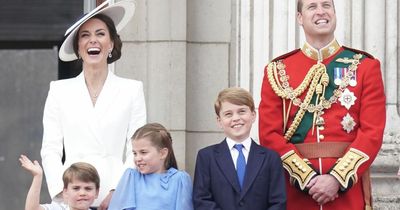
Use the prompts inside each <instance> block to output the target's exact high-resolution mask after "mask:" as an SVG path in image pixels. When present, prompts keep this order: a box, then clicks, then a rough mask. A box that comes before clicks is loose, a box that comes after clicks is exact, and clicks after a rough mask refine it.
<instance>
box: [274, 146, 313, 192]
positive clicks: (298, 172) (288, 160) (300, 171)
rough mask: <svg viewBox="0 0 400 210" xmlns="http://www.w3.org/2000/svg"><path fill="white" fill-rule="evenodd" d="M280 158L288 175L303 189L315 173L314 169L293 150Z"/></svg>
mask: <svg viewBox="0 0 400 210" xmlns="http://www.w3.org/2000/svg"><path fill="white" fill-rule="evenodd" d="M281 159H282V163H283V167H284V168H285V169H286V171H288V173H289V175H290V177H292V178H294V179H295V180H296V181H297V182H298V184H299V186H300V189H301V190H304V189H305V187H306V185H307V184H308V182H309V181H310V180H311V178H313V177H314V176H315V175H317V173H316V172H315V171H314V169H313V168H311V167H310V166H309V165H308V164H307V163H306V161H305V160H303V159H301V158H300V156H299V155H297V154H296V152H294V150H291V151H289V152H287V153H286V154H284V155H282V157H281Z"/></svg>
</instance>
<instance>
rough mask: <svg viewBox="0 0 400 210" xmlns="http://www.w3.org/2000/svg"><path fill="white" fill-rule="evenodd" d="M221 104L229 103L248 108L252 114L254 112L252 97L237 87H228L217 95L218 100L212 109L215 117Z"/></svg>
mask: <svg viewBox="0 0 400 210" xmlns="http://www.w3.org/2000/svg"><path fill="white" fill-rule="evenodd" d="M222 102H229V103H232V104H235V105H239V106H241V105H245V106H248V107H249V108H250V110H251V111H252V112H254V111H255V106H254V100H253V96H252V95H251V94H250V92H249V91H247V90H245V89H243V88H239V87H229V88H225V89H223V90H222V91H221V92H219V94H218V98H217V100H216V101H215V103H214V109H215V113H216V114H217V116H219V112H220V111H221V105H222Z"/></svg>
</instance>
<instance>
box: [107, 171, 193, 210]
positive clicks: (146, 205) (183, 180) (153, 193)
mask: <svg viewBox="0 0 400 210" xmlns="http://www.w3.org/2000/svg"><path fill="white" fill-rule="evenodd" d="M108 209H109V210H161V209H162V210H193V203H192V181H191V179H190V176H189V174H187V173H186V172H184V171H179V170H177V169H175V168H170V169H168V171H167V172H166V173H161V174H159V173H152V174H141V173H140V172H139V171H138V170H136V169H132V168H128V169H127V170H126V171H125V173H124V175H123V176H122V178H121V180H120V181H119V184H118V186H117V188H116V189H115V192H114V193H113V196H112V199H111V202H110V205H109V207H108Z"/></svg>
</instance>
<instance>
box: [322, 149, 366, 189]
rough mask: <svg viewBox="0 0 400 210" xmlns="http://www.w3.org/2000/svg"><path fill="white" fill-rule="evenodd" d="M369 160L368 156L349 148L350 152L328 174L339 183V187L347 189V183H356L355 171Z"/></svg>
mask: <svg viewBox="0 0 400 210" xmlns="http://www.w3.org/2000/svg"><path fill="white" fill-rule="evenodd" d="M368 159H369V156H368V155H367V154H365V153H363V152H361V151H360V150H357V149H354V148H350V150H349V151H348V152H347V153H346V154H345V155H344V156H343V157H342V158H340V159H339V160H338V161H337V162H336V165H335V166H334V167H333V169H332V171H331V172H330V174H331V175H332V176H334V177H335V178H336V179H337V180H338V181H339V183H340V185H341V187H342V188H344V189H347V188H349V187H351V186H349V181H350V180H352V183H353V184H354V183H356V182H357V170H358V167H360V165H361V164H363V163H364V162H365V161H367V160H368Z"/></svg>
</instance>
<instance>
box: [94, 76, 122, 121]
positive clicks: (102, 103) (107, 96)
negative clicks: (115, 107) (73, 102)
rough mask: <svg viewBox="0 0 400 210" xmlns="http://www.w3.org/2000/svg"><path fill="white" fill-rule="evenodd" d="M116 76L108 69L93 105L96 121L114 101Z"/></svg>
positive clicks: (116, 89)
mask: <svg viewBox="0 0 400 210" xmlns="http://www.w3.org/2000/svg"><path fill="white" fill-rule="evenodd" d="M119 90H120V88H119V84H118V78H117V76H115V74H114V73H112V72H111V71H108V74H107V79H106V81H105V82H104V86H103V89H102V90H101V92H100V95H99V98H98V99H97V102H96V106H95V107H94V112H95V117H96V119H97V120H98V121H100V120H101V118H103V117H104V116H105V114H106V113H107V111H108V109H109V108H110V107H111V104H112V103H113V102H114V101H115V100H114V99H115V97H116V96H117V94H118V92H119Z"/></svg>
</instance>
